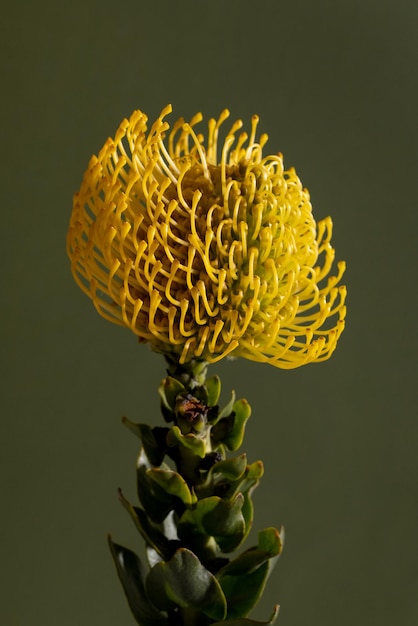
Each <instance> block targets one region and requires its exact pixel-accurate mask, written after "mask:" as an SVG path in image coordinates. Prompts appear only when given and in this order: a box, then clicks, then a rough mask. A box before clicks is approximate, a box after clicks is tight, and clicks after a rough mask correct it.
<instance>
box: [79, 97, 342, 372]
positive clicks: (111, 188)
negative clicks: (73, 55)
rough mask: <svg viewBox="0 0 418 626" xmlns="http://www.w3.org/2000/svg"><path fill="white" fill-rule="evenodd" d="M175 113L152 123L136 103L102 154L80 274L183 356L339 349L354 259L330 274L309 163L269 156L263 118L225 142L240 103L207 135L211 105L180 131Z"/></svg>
mask: <svg viewBox="0 0 418 626" xmlns="http://www.w3.org/2000/svg"><path fill="white" fill-rule="evenodd" d="M170 112H171V106H167V107H166V108H165V109H164V110H163V111H162V113H161V115H160V117H159V118H158V119H157V120H156V122H155V123H154V124H153V125H152V127H151V129H150V130H149V131H148V128H147V119H148V118H147V116H146V115H145V114H144V113H142V112H141V111H135V112H134V113H133V114H132V115H131V117H130V119H129V120H127V119H125V120H124V121H123V122H122V124H121V125H120V127H119V129H118V131H117V132H116V136H115V138H114V139H108V140H107V142H106V143H105V145H104V147H103V148H102V150H101V151H100V153H99V156H98V157H96V156H93V157H92V159H91V161H90V164H89V167H88V170H87V171H86V173H85V176H84V179H83V182H82V185H81V189H80V191H79V193H77V194H76V195H75V197H74V206H73V213H72V217H71V224H70V229H69V233H68V254H69V256H70V259H71V264H72V272H73V275H74V278H75V280H76V281H77V283H78V284H79V286H80V287H81V289H83V291H85V292H86V293H87V294H88V295H89V296H90V298H91V299H92V300H93V303H94V305H95V307H96V309H97V310H98V312H99V313H100V314H101V315H102V316H103V317H105V318H106V319H108V320H110V321H112V322H115V323H117V324H120V325H122V326H127V327H128V328H130V329H131V330H132V331H133V332H134V333H135V334H136V335H137V336H138V337H139V338H140V340H142V341H148V342H150V344H151V345H152V347H153V349H154V350H156V351H158V352H162V353H164V354H166V355H171V356H174V357H175V358H176V359H178V361H179V362H180V363H187V362H188V361H190V360H192V359H201V360H205V361H208V362H214V361H218V360H219V359H222V358H223V357H225V356H226V355H233V356H241V357H245V358H247V359H252V360H254V361H261V362H267V363H271V364H272V365H275V366H278V367H281V368H294V367H298V366H300V365H303V364H305V363H309V362H314V361H323V360H325V359H327V358H329V357H330V355H331V354H332V352H333V351H334V349H335V347H336V344H337V340H338V338H339V336H340V335H341V332H342V330H343V328H344V317H345V306H344V300H345V294H346V290H345V287H343V286H337V285H338V283H339V281H340V279H341V276H342V274H343V272H344V269H345V264H344V263H343V262H340V263H339V264H338V270H337V273H336V275H333V276H331V277H328V275H329V272H330V270H331V266H332V264H333V260H334V250H333V248H332V247H331V244H330V239H331V231H332V222H331V219H330V218H327V219H325V220H322V221H320V222H318V224H317V223H316V222H315V219H314V217H313V215H312V206H311V203H310V200H309V193H308V191H307V190H306V189H304V188H303V187H302V184H301V182H300V180H299V178H298V177H297V175H296V172H295V170H294V169H293V168H291V169H288V170H284V168H283V159H282V156H281V155H280V154H277V155H271V156H263V153H262V151H263V147H264V145H265V143H266V141H267V135H265V134H264V135H261V136H260V138H259V139H258V140H257V139H256V130H257V124H258V117H257V116H253V118H252V124H251V132H250V135H249V137H248V135H247V134H246V133H244V132H243V133H239V134H238V131H239V129H240V128H241V126H242V122H241V120H238V121H236V122H235V123H233V124H232V126H231V128H230V130H229V131H228V132H227V133H226V137H225V139H224V141H223V142H222V145H219V144H220V143H221V142H220V140H219V130H220V127H221V125H222V124H223V123H224V122H225V120H226V119H227V117H228V116H229V112H228V111H227V110H225V111H223V113H221V115H220V117H219V118H218V119H217V120H215V119H210V120H209V123H208V127H207V138H206V141H205V139H204V136H203V135H201V134H198V133H197V132H196V131H195V129H194V128H195V126H196V125H197V124H198V123H199V122H201V120H202V115H201V113H198V114H197V115H196V116H195V117H193V119H192V120H191V121H190V122H189V123H185V121H184V120H183V119H179V120H177V121H176V122H175V123H174V125H173V126H172V127H171V130H170V126H169V124H168V122H167V121H165V119H164V118H165V116H166V115H167V114H168V113H170ZM165 140H167V141H166V143H165ZM327 277H328V278H327Z"/></svg>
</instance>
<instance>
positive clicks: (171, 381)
mask: <svg viewBox="0 0 418 626" xmlns="http://www.w3.org/2000/svg"><path fill="white" fill-rule="evenodd" d="M185 392H186V388H185V387H184V385H182V384H181V382H180V381H178V380H177V379H176V378H172V377H171V376H167V378H164V380H162V381H161V384H160V386H159V387H158V393H159V395H160V398H161V401H162V403H163V406H165V408H166V409H169V410H170V411H174V406H175V404H176V399H177V396H178V395H179V394H181V393H185Z"/></svg>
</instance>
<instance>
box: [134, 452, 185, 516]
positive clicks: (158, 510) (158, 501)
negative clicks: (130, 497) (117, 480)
mask: <svg viewBox="0 0 418 626" xmlns="http://www.w3.org/2000/svg"><path fill="white" fill-rule="evenodd" d="M161 468H162V469H168V466H167V465H164V464H163V465H162V466H161ZM150 469H153V467H152V465H151V464H150V462H149V460H148V457H147V455H146V454H145V451H144V449H142V450H141V452H140V454H139V457H138V463H137V491H138V498H139V500H140V502H141V504H142V506H143V507H144V509H145V510H146V511H147V514H148V515H149V517H150V518H151V519H152V521H153V522H156V523H161V522H162V521H163V520H164V519H165V518H166V517H167V515H168V513H169V512H170V511H172V510H173V508H174V506H175V504H176V500H175V498H174V497H173V496H171V495H170V494H167V493H166V492H165V491H164V490H163V489H161V488H160V487H159V486H158V485H157V484H156V483H155V482H154V481H152V480H151V479H150V478H149V477H148V475H147V472H148V470H150Z"/></svg>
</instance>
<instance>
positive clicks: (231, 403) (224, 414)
mask: <svg viewBox="0 0 418 626" xmlns="http://www.w3.org/2000/svg"><path fill="white" fill-rule="evenodd" d="M234 403H235V391H234V390H233V391H232V393H231V399H230V401H229V402H228V404H227V405H226V406H224V408H223V409H222V411H221V412H220V413H219V419H221V418H222V417H227V416H228V415H231V413H232V408H233V406H234Z"/></svg>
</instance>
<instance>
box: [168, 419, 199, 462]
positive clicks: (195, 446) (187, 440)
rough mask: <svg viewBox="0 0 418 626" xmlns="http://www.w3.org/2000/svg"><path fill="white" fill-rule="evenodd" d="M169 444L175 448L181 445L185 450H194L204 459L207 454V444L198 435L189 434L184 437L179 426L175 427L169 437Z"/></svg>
mask: <svg viewBox="0 0 418 626" xmlns="http://www.w3.org/2000/svg"><path fill="white" fill-rule="evenodd" d="M167 443H168V445H169V446H175V445H178V444H181V445H182V446H184V447H185V448H188V449H189V450H192V452H193V453H194V454H196V456H198V457H200V458H201V459H203V457H204V456H205V454H206V443H205V441H204V440H203V439H202V438H201V437H199V436H198V435H194V434H192V433H188V434H187V435H183V434H182V432H181V430H180V428H179V427H178V426H173V428H171V429H170V432H169V433H168V435H167Z"/></svg>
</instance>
